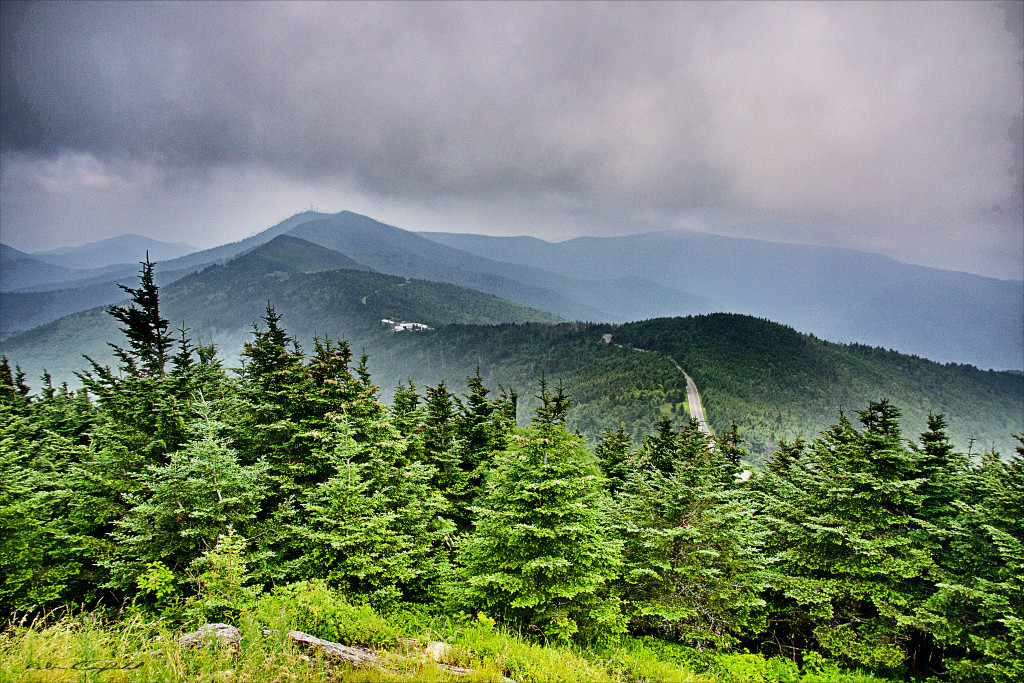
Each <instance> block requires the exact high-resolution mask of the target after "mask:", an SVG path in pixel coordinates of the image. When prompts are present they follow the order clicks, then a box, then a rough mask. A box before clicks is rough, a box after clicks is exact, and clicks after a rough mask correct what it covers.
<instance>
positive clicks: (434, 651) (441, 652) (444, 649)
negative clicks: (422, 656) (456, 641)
mask: <svg viewBox="0 0 1024 683" xmlns="http://www.w3.org/2000/svg"><path fill="white" fill-rule="evenodd" d="M424 652H426V653H427V656H428V657H430V658H431V659H433V660H434V661H435V662H442V663H443V662H447V661H448V659H449V658H450V657H451V654H452V646H451V645H449V644H448V643H442V642H441V641H440V640H432V641H430V642H429V643H427V647H426V648H424Z"/></svg>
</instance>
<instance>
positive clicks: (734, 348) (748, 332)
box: [371, 314, 1024, 458]
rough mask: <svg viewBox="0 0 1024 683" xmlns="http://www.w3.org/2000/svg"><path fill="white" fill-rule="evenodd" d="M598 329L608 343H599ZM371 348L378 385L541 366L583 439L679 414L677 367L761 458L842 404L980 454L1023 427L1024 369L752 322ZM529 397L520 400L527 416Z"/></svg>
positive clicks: (446, 334) (652, 324) (510, 377)
mask: <svg viewBox="0 0 1024 683" xmlns="http://www.w3.org/2000/svg"><path fill="white" fill-rule="evenodd" d="M605 334H611V335H612V344H610V345H609V344H605V343H604V342H603V341H602V337H603V335H605ZM372 348H373V353H372V354H371V364H372V365H373V367H374V370H375V373H376V376H377V377H378V381H381V382H383V383H384V386H385V388H389V387H392V386H394V385H395V383H396V382H398V381H401V380H403V379H405V378H406V377H419V378H421V380H423V381H427V382H429V383H436V382H437V381H440V380H441V379H445V380H446V381H447V382H448V383H449V384H453V383H458V382H460V381H461V380H462V379H463V378H464V377H465V376H467V375H470V374H473V373H474V372H475V368H476V367H477V366H480V368H481V372H482V373H483V374H484V375H486V376H487V377H490V378H493V381H494V382H496V383H500V384H502V385H503V386H505V387H509V386H511V387H514V388H517V389H518V388H521V387H524V386H528V385H529V383H530V382H531V381H532V379H533V378H535V377H537V376H538V375H539V374H540V373H542V372H543V373H545V374H546V375H547V376H548V377H549V378H550V379H552V380H555V381H557V380H559V379H560V380H562V382H563V383H564V384H565V386H566V388H567V391H569V392H570V393H571V394H572V395H573V396H575V397H576V399H577V401H576V403H575V404H574V406H573V408H572V409H571V410H570V413H569V425H570V426H571V427H573V428H578V429H579V430H580V431H581V432H582V433H583V434H584V435H585V436H588V437H589V438H594V437H595V436H596V435H597V433H598V432H599V431H600V430H601V429H603V428H605V427H609V426H611V427H615V426H617V425H618V424H619V422H623V423H624V424H625V426H626V430H627V431H628V432H630V433H633V434H637V435H640V434H644V433H649V432H650V431H651V430H652V429H653V427H654V425H656V424H657V421H658V420H659V419H660V418H661V417H667V418H669V419H672V420H680V419H685V416H686V411H685V403H684V402H685V400H686V384H685V380H684V378H683V375H682V373H681V372H680V371H679V370H678V369H677V368H676V364H678V365H679V366H680V367H682V368H683V370H685V371H686V372H687V373H689V374H690V376H691V377H693V379H694V381H695V382H696V384H697V387H698V389H699V390H700V393H701V399H702V402H703V404H704V409H705V411H706V413H707V417H708V420H709V422H710V424H711V426H712V428H713V429H715V430H716V431H718V432H719V433H721V432H724V431H727V430H728V429H729V427H730V424H731V423H732V422H736V423H737V424H738V425H739V428H740V433H741V434H742V435H743V437H744V438H745V439H746V440H747V445H748V447H749V449H750V450H751V452H752V454H753V455H754V456H755V458H759V457H764V456H765V455H767V454H769V453H771V451H772V450H773V449H774V447H775V445H776V444H777V443H778V441H780V440H783V439H785V440H792V439H793V438H795V437H796V436H804V437H807V436H809V435H813V434H816V433H818V432H820V431H821V430H823V429H825V428H826V427H828V425H829V424H831V421H833V420H834V419H835V416H836V415H838V414H839V412H840V411H842V410H845V411H846V412H848V413H849V412H851V411H853V410H856V409H857V408H858V406H863V405H865V404H866V403H867V402H868V401H871V400H875V398H878V399H881V398H886V399H888V400H890V401H892V402H893V403H894V404H895V405H898V406H899V407H900V408H901V410H903V413H904V425H905V429H906V430H907V433H908V434H917V433H920V432H921V431H923V430H924V429H925V426H926V423H927V416H928V414H929V413H934V414H944V415H945V416H946V418H947V419H948V421H949V424H950V426H949V433H950V435H951V437H952V439H953V441H954V443H956V444H957V446H958V447H960V448H963V449H964V450H965V451H966V450H968V448H971V450H972V453H974V454H979V453H981V452H983V451H985V450H993V449H994V450H996V451H998V452H1001V453H1004V454H1006V453H1009V452H1012V449H1013V447H1014V444H1015V441H1014V439H1013V434H1017V433H1022V432H1024V376H1022V375H1020V374H1017V373H1010V372H992V371H981V370H978V369H977V368H973V367H970V366H960V365H941V364H939V363H934V362H931V361H928V360H925V359H922V358H916V357H913V356H905V355H902V354H899V353H895V352H892V351H886V350H884V349H875V348H870V347H865V346H858V345H840V344H832V343H830V342H825V341H822V340H820V339H816V338H815V337H813V336H810V335H804V334H800V333H798V332H796V331H794V330H792V329H791V328H788V327H784V326H782V325H777V324H775V323H772V322H769V321H766V320H759V319H757V318H751V317H749V316H739V315H729V314H715V315H708V316H694V317H689V318H661V319H656V320H649V321H645V322H639V323H627V324H625V325H589V324H581V323H567V324H562V325H558V326H555V327H551V326H545V325H528V326H508V325H506V326H502V327H499V328H488V327H461V326H460V327H447V328H444V329H441V330H438V331H436V332H431V333H428V334H425V335H420V336H416V337H402V338H398V337H394V338H387V339H384V340H382V341H381V345H380V346H374V347H372ZM635 349H642V350H643V351H644V352H641V351H637V350H635ZM532 400H533V397H532V396H529V395H527V396H524V397H523V402H524V405H523V406H522V407H521V412H520V414H521V415H524V414H528V412H529V410H531V409H532V407H533V405H534V404H533V403H531V401H532ZM972 438H973V439H974V440H975V443H974V445H973V447H972V446H971V439H972Z"/></svg>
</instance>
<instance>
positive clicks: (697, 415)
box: [676, 365, 711, 436]
mask: <svg viewBox="0 0 1024 683" xmlns="http://www.w3.org/2000/svg"><path fill="white" fill-rule="evenodd" d="M676 368H678V370H679V372H681V373H683V377H685V378H686V400H687V402H688V403H689V406H690V415H691V416H692V417H693V418H694V419H696V420H697V426H698V427H699V428H700V431H702V432H704V433H705V434H707V435H708V436H711V428H710V427H708V421H707V420H706V419H705V418H704V406H703V405H702V404H701V402H700V394H698V393H697V385H696V384H694V383H693V380H692V379H690V376H689V375H687V374H686V371H685V370H683V369H682V368H680V367H679V366H678V365H676Z"/></svg>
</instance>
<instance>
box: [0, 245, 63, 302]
mask: <svg viewBox="0 0 1024 683" xmlns="http://www.w3.org/2000/svg"><path fill="white" fill-rule="evenodd" d="M74 276H75V273H74V272H73V271H71V270H70V269H68V268H62V267H60V266H55V265H53V264H51V263H46V262H45V261H41V260H40V259H38V258H36V257H34V256H32V255H31V254H26V253H25V252H23V251H18V250H17V249H15V248H14V247H9V246H7V245H6V244H0V290H4V291H8V290H12V289H17V288H19V287H27V286H31V285H35V284H40V283H49V282H59V281H60V280H62V279H64V278H69V277H74Z"/></svg>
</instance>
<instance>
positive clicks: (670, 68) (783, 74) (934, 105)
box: [0, 2, 1024, 258]
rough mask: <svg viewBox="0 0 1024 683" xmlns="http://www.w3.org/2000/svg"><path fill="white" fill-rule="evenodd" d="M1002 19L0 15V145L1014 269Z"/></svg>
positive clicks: (217, 8)
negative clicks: (988, 259) (949, 248)
mask: <svg viewBox="0 0 1024 683" xmlns="http://www.w3.org/2000/svg"><path fill="white" fill-rule="evenodd" d="M1007 10H1009V11H1010V14H1008V11H1007ZM1014 11H1016V10H1014V9H1013V8H1012V7H1011V6H1003V5H1000V4H995V3H859V2H855V3H820V4H810V3H780V4H773V3H653V4H643V3H623V4H618V3H599V4H579V3H536V4H534V3H511V4H492V3H481V4H471V3H454V4H438V3H410V4H405V3H383V4H372V3H313V4H307V3H294V2H284V3H252V4H236V3H202V4H191V3H189V4H177V3H139V4H131V3H121V2H118V3H100V4H94V3H83V2H75V3H25V4H21V3H18V4H16V5H15V4H13V3H12V4H4V6H3V13H4V16H3V22H2V24H3V27H4V28H3V32H4V35H3V65H2V67H3V73H2V78H3V85H4V88H3V91H4V92H3V103H2V120H3V122H4V123H3V126H2V128H0V137H2V141H0V143H2V152H3V154H4V156H5V159H7V160H8V162H10V160H12V159H19V160H21V161H22V162H24V161H25V160H26V159H27V160H30V161H31V160H33V159H41V160H50V162H48V163H51V162H52V160H53V159H55V158H59V157H65V156H74V155H77V157H76V158H81V157H83V156H87V157H91V158H93V159H96V160H98V161H99V162H100V163H102V164H105V165H107V166H109V168H111V169H115V170H114V171H112V172H113V173H114V174H115V175H116V169H118V168H128V169H134V168H138V167H140V166H141V167H146V168H150V169H155V171H153V172H154V173H159V174H163V176H164V177H165V178H166V180H165V182H168V183H170V182H174V179H176V178H178V179H180V178H181V177H195V176H200V177H202V176H204V175H205V174H210V173H214V172H216V171H218V170H220V169H224V168H227V167H236V168H243V167H244V168H260V169H265V170H266V171H267V172H269V173H274V174H277V175H278V176H280V177H282V178H288V179H291V180H293V181H295V182H299V183H310V184H314V185H315V184H317V183H336V184H339V185H344V186H346V187H352V188H355V189H357V190H359V191H362V192H365V193H368V194H371V195H375V196H380V197H385V198H390V199H392V200H409V201H422V202H430V201H433V200H436V199H438V198H447V199H451V200H454V201H458V200H460V199H464V200H465V201H467V202H472V203H475V204H480V203H487V202H489V201H493V202H504V203H527V204H529V203H535V204H543V203H545V202H549V203H551V202H553V203H556V204H558V205H559V206H563V207H564V206H569V207H577V208H579V210H582V211H585V212H588V213H591V214H593V215H595V216H604V217H608V216H615V217H621V218H622V219H623V220H630V219H637V217H639V216H648V217H650V216H655V217H659V218H662V219H665V220H667V221H672V220H682V219H692V218H693V217H694V216H699V217H702V220H706V221H709V222H710V223H711V225H712V229H713V228H714V225H715V224H716V223H715V222H716V221H718V222H719V223H720V224H721V225H723V226H733V227H732V228H731V229H733V230H752V231H754V232H755V233H757V230H758V228H756V227H751V226H758V225H760V226H762V227H761V228H760V229H761V233H760V234H762V235H763V236H772V237H779V238H787V237H789V238H792V239H799V240H803V241H823V242H829V241H838V242H840V243H847V244H848V243H850V240H851V238H850V237H849V235H848V234H846V233H849V232H850V231H855V232H856V233H857V234H858V237H857V240H858V241H855V244H857V245H860V246H865V247H869V248H877V249H879V250H882V251H885V250H886V249H887V248H889V247H888V246H887V245H888V242H887V240H889V239H891V236H892V233H893V231H894V230H895V231H903V235H904V236H903V240H904V242H905V244H904V245H903V246H902V247H891V248H889V251H890V253H898V252H899V251H900V249H903V250H904V251H910V250H912V248H913V244H917V243H922V242H924V241H925V240H927V241H929V243H930V244H931V245H932V246H931V248H934V244H935V243H939V244H945V243H946V241H948V240H952V239H962V237H963V235H964V233H967V234H969V235H971V236H972V237H973V239H974V241H975V242H976V243H977V244H978V248H979V249H982V248H984V249H988V250H989V251H999V250H1001V251H1003V252H1005V250H1006V247H1005V245H1006V244H1011V245H1016V244H1017V242H1018V241H1019V239H1020V237H1019V233H1020V231H1021V229H1022V227H1021V218H1020V214H1021V211H1022V209H1021V185H1022V182H1024V181H1022V178H1021V168H1022V164H1021V162H1020V154H1021V150H1020V137H1019V136H1016V137H1013V133H1012V132H1013V131H1014V130H1015V126H1017V127H1019V126H1020V125H1021V119H1020V118H1019V117H1020V113H1021V110H1022V106H1024V96H1022V93H1021V88H1020V83H1021V79H1022V72H1021V46H1020V43H1019V39H1015V36H1014V34H1013V32H1012V31H1010V30H1008V29H1007V26H1008V22H1009V24H1010V25H1015V24H1014V22H1015V21H1017V19H1016V18H1014V16H1010V15H1012V13H1013V12H1014ZM1008 16H1009V19H1008ZM126 173H127V172H126ZM7 183H8V186H10V184H11V181H10V180H8V181H7ZM299 208H301V207H296V210H298V209H299ZM780 225H789V226H794V227H792V228H791V230H792V231H794V232H786V230H785V229H783V230H781V231H780V233H781V234H778V235H775V234H768V233H770V232H771V231H772V230H776V229H777V228H770V227H764V226H780ZM736 226H740V227H736ZM723 229H725V228H723ZM829 230H835V231H837V232H835V233H830V232H829ZM839 231H843V232H842V233H840V232H839ZM1001 245H1002V246H1001ZM981 258H983V257H981Z"/></svg>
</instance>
